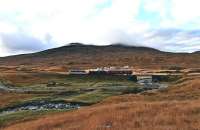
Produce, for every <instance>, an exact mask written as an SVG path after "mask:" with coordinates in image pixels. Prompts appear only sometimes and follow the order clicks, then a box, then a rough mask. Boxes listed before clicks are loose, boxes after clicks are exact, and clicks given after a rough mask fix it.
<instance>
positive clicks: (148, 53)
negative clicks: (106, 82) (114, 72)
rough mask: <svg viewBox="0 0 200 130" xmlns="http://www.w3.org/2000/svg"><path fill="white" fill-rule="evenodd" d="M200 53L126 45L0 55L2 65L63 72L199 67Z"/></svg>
mask: <svg viewBox="0 0 200 130" xmlns="http://www.w3.org/2000/svg"><path fill="white" fill-rule="evenodd" d="M198 59H200V53H199V52H196V53H170V52H162V51H159V50H156V49H153V48H147V47H134V46H125V45H121V44H116V45H108V46H95V45H83V44H80V43H72V44H70V45H68V46H63V47H59V48H54V49H49V50H45V51H42V52H38V53H32V54H24V55H17V56H9V57H4V58H0V66H19V65H23V66H27V67H30V68H36V69H40V70H50V71H64V70H67V69H71V68H95V67H102V66H127V65H129V66H133V67H136V68H170V67H174V66H178V67H186V68H188V67H189V68H197V67H199V66H200V60H198Z"/></svg>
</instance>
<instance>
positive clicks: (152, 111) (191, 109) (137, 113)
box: [4, 77, 200, 130]
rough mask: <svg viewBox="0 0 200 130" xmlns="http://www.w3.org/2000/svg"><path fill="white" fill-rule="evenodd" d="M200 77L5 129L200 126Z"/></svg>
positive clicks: (184, 129)
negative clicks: (167, 87)
mask: <svg viewBox="0 0 200 130" xmlns="http://www.w3.org/2000/svg"><path fill="white" fill-rule="evenodd" d="M198 93H200V80H199V77H197V78H193V79H191V80H189V81H187V80H186V81H182V82H180V83H178V84H175V85H174V86H172V87H171V88H170V89H168V90H165V91H161V92H152V93H144V94H141V95H124V96H118V97H112V98H109V99H107V100H105V101H104V102H102V103H100V104H97V105H93V106H91V107H85V108H81V109H79V110H77V111H72V112H66V113H62V114H55V115H51V116H45V117H43V118H40V119H37V120H33V121H28V122H22V123H19V124H15V125H12V126H9V127H7V128H4V129H5V130H199V129H200V96H199V94H198Z"/></svg>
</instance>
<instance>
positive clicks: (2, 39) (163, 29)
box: [0, 0, 200, 56]
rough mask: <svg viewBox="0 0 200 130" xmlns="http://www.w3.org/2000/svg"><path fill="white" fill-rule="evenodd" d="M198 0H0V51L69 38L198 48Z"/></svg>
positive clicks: (3, 53)
mask: <svg viewBox="0 0 200 130" xmlns="http://www.w3.org/2000/svg"><path fill="white" fill-rule="evenodd" d="M199 5H200V0H0V56H8V55H16V54H22V53H32V52H37V51H41V50H45V49H49V48H54V47H59V46H63V45H67V44H69V43H72V42H80V43H84V44H94V45H109V44H115V43H123V44H127V45H132V46H146V47H152V48H156V49H159V50H162V51H170V52H194V51H200V8H199Z"/></svg>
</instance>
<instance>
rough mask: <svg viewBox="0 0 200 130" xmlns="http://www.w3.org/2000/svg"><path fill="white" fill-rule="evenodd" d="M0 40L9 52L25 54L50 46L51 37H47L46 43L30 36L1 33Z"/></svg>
mask: <svg viewBox="0 0 200 130" xmlns="http://www.w3.org/2000/svg"><path fill="white" fill-rule="evenodd" d="M0 38H1V40H2V43H3V46H4V48H6V49H7V50H9V51H11V52H17V51H25V52H34V51H40V50H44V49H47V48H50V47H51V46H52V43H51V42H50V40H51V36H50V35H47V37H46V41H47V42H46V43H44V42H43V41H41V40H40V39H37V38H35V37H33V36H31V35H28V34H25V33H12V34H5V33H1V34H0Z"/></svg>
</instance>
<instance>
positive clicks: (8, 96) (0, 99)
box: [0, 92, 33, 107]
mask: <svg viewBox="0 0 200 130" xmlns="http://www.w3.org/2000/svg"><path fill="white" fill-rule="evenodd" d="M31 97H33V95H31V94H15V93H3V92H1V93H0V107H4V106H7V105H9V104H11V103H15V102H18V101H22V100H26V99H29V98H31Z"/></svg>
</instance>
